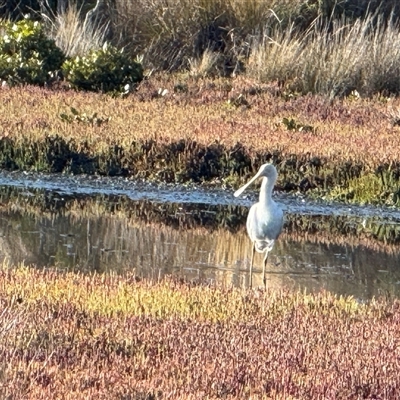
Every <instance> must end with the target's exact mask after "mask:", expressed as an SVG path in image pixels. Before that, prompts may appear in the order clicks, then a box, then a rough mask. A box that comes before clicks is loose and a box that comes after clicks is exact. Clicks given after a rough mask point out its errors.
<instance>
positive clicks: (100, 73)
mask: <svg viewBox="0 0 400 400" xmlns="http://www.w3.org/2000/svg"><path fill="white" fill-rule="evenodd" d="M62 69H63V73H64V76H65V78H66V80H67V81H68V82H69V83H70V84H71V86H72V87H74V88H75V89H83V90H90V91H95V92H98V91H99V92H115V91H117V92H126V91H129V90H130V88H131V87H132V85H133V84H135V83H137V82H140V81H141V80H142V79H143V67H142V65H141V64H140V63H139V62H137V61H135V60H134V59H133V58H132V57H130V56H129V55H127V54H125V53H124V52H123V50H119V49H117V48H115V47H113V46H111V45H109V44H107V43H106V44H105V45H104V46H103V48H102V49H100V50H93V51H91V52H89V54H88V55H86V56H83V57H79V56H78V57H75V58H73V59H70V60H67V61H65V62H64V64H63V67H62Z"/></svg>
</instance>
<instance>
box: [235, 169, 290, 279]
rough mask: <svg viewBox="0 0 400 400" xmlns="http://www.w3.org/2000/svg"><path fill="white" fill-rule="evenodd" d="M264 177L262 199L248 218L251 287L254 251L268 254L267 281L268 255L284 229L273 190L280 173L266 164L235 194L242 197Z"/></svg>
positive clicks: (252, 207)
mask: <svg viewBox="0 0 400 400" xmlns="http://www.w3.org/2000/svg"><path fill="white" fill-rule="evenodd" d="M260 177H262V178H263V180H262V184H261V189H260V198H259V201H258V203H256V204H253V205H252V206H251V208H250V211H249V215H248V217H247V224H246V227H247V233H248V235H249V237H250V240H251V241H252V243H253V253H252V259H251V265H250V285H251V282H252V279H251V277H252V268H253V257H254V251H257V252H259V253H266V254H265V258H264V265H263V281H264V285H265V284H266V281H265V266H266V264H267V259H268V253H269V252H270V251H271V250H272V248H273V247H274V243H275V240H276V239H277V238H278V236H279V234H280V233H281V231H282V227H283V211H282V209H281V208H280V207H279V205H278V204H277V203H275V202H274V200H272V190H273V188H274V185H275V182H276V179H277V177H278V173H277V171H276V168H275V167H274V166H273V165H272V164H264V165H262V166H261V167H260V169H259V171H258V173H257V174H256V175H255V176H254V177H253V178H252V179H251V180H250V181H249V182H248V183H246V184H245V185H244V186H242V187H241V188H240V189H238V190H237V191H236V192H235V194H234V195H235V196H236V197H237V196H240V195H241V194H242V193H243V191H244V190H245V189H246V188H247V187H248V186H249V185H250V184H251V183H253V182H254V181H255V180H256V179H257V178H260Z"/></svg>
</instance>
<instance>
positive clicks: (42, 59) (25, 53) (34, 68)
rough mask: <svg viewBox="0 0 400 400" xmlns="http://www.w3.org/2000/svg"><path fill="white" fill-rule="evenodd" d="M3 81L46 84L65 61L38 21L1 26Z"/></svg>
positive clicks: (10, 23) (3, 24)
mask: <svg viewBox="0 0 400 400" xmlns="http://www.w3.org/2000/svg"><path fill="white" fill-rule="evenodd" d="M0 32H1V35H0V79H2V80H5V81H7V82H8V83H10V84H15V83H27V84H39V85H43V84H45V83H46V82H47V81H48V80H49V78H50V76H51V73H52V72H54V71H57V70H59V69H60V68H61V65H62V64H63V62H64V60H65V57H64V54H63V52H62V51H61V50H60V49H59V48H58V47H57V46H56V44H55V42H54V40H51V39H49V38H48V37H47V36H46V35H45V32H44V30H43V27H42V25H41V24H40V23H39V22H37V21H31V20H29V19H24V20H21V21H19V22H16V23H13V22H11V21H2V22H1V23H0Z"/></svg>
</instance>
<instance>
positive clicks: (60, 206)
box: [0, 173, 400, 299]
mask: <svg viewBox="0 0 400 400" xmlns="http://www.w3.org/2000/svg"><path fill="white" fill-rule="evenodd" d="M254 199H255V197H254V196H252V198H251V199H244V200H239V201H237V200H236V199H234V198H233V196H232V195H231V193H230V192H226V191H218V190H211V191H207V190H205V189H198V188H190V189H187V188H183V187H158V186H155V185H146V184H138V183H133V182H124V181H123V180H109V179H105V178H104V179H87V180H86V181H85V180H84V178H71V177H62V176H58V177H56V178H54V177H51V176H44V175H23V174H19V175H17V174H5V173H4V174H3V175H1V176H0V201H1V208H0V258H1V259H2V260H8V261H10V262H11V263H12V264H16V263H19V262H24V263H25V264H35V265H37V266H38V267H49V266H56V267H58V268H61V269H66V270H74V271H76V270H79V271H83V272H90V271H98V272H105V271H116V272H123V271H126V270H134V271H135V272H136V273H137V274H138V275H140V276H146V277H153V278H158V277H162V276H164V275H165V274H175V275H178V276H182V277H184V278H189V279H195V280H202V281H211V282H213V281H218V282H223V283H225V284H227V285H235V286H242V287H244V286H247V284H248V281H249V274H248V269H249V263H250V255H251V245H250V241H249V239H248V237H247V235H246V232H245V218H246V214H247V210H248V206H249V205H250V204H251V203H252V201H254ZM277 199H278V200H279V201H280V202H281V203H282V205H283V207H284V208H285V212H286V214H287V216H288V217H287V221H286V224H285V231H284V233H283V234H282V236H281V238H280V239H279V241H278V242H277V243H276V245H275V248H274V250H273V251H272V253H271V255H270V257H269V263H268V285H269V286H271V287H285V288H301V289H304V290H307V291H318V290H321V289H326V290H330V291H333V292H335V293H338V294H346V295H353V296H355V297H357V298H360V299H368V298H371V297H372V296H376V295H387V294H393V295H395V296H398V295H399V294H400V254H399V253H400V248H399V245H398V244H397V242H398V241H400V224H399V221H400V213H399V212H398V211H397V210H391V209H376V208H373V207H351V208H349V207H348V206H338V205H324V204H320V203H309V202H306V201H304V200H303V199H301V198H294V197H290V198H289V197H286V198H285V197H281V196H278V197H277ZM382 232H383V234H382ZM397 234H399V238H397V236H396V235H397ZM382 235H383V236H382ZM385 235H386V236H385ZM257 256H258V257H257ZM257 256H256V260H255V262H256V268H255V274H254V277H253V284H254V285H261V265H262V256H261V255H257Z"/></svg>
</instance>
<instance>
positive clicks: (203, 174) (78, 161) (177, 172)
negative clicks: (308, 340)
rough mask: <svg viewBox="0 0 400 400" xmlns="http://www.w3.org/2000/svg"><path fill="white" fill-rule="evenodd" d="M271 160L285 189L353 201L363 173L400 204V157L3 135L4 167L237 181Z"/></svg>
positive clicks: (0, 161)
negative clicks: (375, 159) (385, 159)
mask: <svg viewBox="0 0 400 400" xmlns="http://www.w3.org/2000/svg"><path fill="white" fill-rule="evenodd" d="M265 162H271V163H274V164H276V165H278V168H279V173H280V175H279V181H278V184H277V190H279V191H283V192H288V193H295V192H301V193H306V194H311V195H314V196H324V195H327V194H329V193H331V194H332V191H333V190H334V189H335V190H336V195H335V198H337V199H340V200H344V201H351V200H352V199H354V198H355V197H356V199H360V194H359V195H356V193H357V191H360V188H359V187H358V186H357V185H358V182H357V180H358V179H360V178H362V177H363V178H364V179H365V182H362V184H363V185H364V189H362V191H363V193H362V195H363V196H364V199H365V201H367V202H372V203H376V204H378V203H384V204H394V205H397V204H400V203H399V202H400V189H399V177H400V163H398V164H393V163H392V164H390V165H388V164H382V165H380V166H379V167H377V168H376V169H375V171H374V172H373V173H371V171H370V169H369V168H367V167H366V166H365V165H363V164H362V163H360V162H352V161H343V162H337V161H335V162H332V161H331V160H329V159H328V158H323V157H315V156H313V157H312V156H308V155H307V156H302V155H290V156H287V155H285V154H283V153H281V152H279V151H275V152H272V153H269V152H267V153H262V152H250V150H249V149H248V148H246V147H245V146H243V145H241V144H236V145H235V146H233V147H227V146H226V145H224V144H221V143H218V142H215V143H213V144H211V145H209V146H205V145H203V144H200V143H197V142H196V141H193V140H178V141H176V142H172V143H168V144H165V143H157V142H156V141H154V140H135V141H132V142H131V143H130V145H129V146H128V147H126V146H125V147H123V146H120V145H118V144H115V145H113V146H110V147H108V148H107V150H106V151H103V152H100V153H96V152H93V151H92V150H90V148H89V146H88V143H87V142H86V141H78V140H76V139H68V140H66V139H64V138H62V137H60V136H58V135H54V136H46V137H45V139H44V140H40V141H35V140H32V139H27V138H26V139H19V140H14V139H12V138H4V137H3V138H1V139H0V168H2V169H5V170H9V171H15V170H19V171H21V170H22V171H24V170H28V171H29V170H35V171H40V172H47V173H67V174H92V175H101V176H122V177H129V178H134V179H146V180H149V181H155V182H165V183H188V182H191V183H206V184H207V183H208V184H213V183H217V184H220V183H222V184H223V185H225V186H228V187H232V186H233V185H239V184H240V183H243V182H244V181H245V180H246V179H248V178H249V177H250V176H252V175H253V174H254V173H255V172H256V171H257V169H258V167H259V166H260V165H261V164H263V163H265ZM371 185H372V186H374V188H370V187H369V186H371ZM353 186H354V187H353ZM376 186H378V187H379V188H376ZM338 188H341V189H340V190H339V189H338ZM377 191H378V192H379V196H378V197H376V196H375V194H376V192H377ZM371 196H374V197H373V198H372V197H371Z"/></svg>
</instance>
